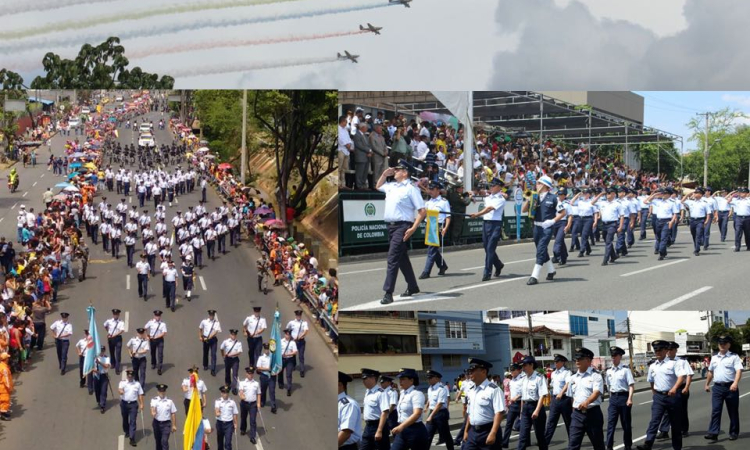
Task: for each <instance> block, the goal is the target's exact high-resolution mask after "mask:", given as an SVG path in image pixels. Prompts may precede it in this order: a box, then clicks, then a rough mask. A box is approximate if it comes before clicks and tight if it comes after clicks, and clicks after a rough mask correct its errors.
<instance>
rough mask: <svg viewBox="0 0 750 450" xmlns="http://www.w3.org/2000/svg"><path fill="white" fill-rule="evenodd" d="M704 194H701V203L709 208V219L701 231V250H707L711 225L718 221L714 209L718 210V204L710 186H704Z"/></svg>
mask: <svg viewBox="0 0 750 450" xmlns="http://www.w3.org/2000/svg"><path fill="white" fill-rule="evenodd" d="M704 191H705V193H704V194H703V201H704V202H706V204H707V205H708V206H709V211H708V216H709V217H710V218H709V220H708V223H707V224H706V227H705V228H704V229H703V250H708V245H709V242H708V241H709V240H710V238H711V223H713V222H715V221H716V220H717V219H718V217H719V216H718V213H717V212H716V208H718V206H719V205H718V203H716V199H714V197H713V195H712V194H713V189H712V188H711V186H706V188H705V189H704Z"/></svg>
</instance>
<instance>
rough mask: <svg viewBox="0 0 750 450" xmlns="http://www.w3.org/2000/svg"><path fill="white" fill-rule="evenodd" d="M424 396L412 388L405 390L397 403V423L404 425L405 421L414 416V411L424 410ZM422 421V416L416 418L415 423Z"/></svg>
mask: <svg viewBox="0 0 750 450" xmlns="http://www.w3.org/2000/svg"><path fill="white" fill-rule="evenodd" d="M424 403H425V398H424V394H423V393H421V392H420V391H418V390H416V389H415V388H414V386H412V387H410V388H409V389H407V390H405V391H404V392H403V394H401V399H400V400H399V401H398V423H404V422H405V421H406V419H408V418H409V417H411V415H412V414H414V410H415V409H421V410H424ZM421 421H422V416H420V417H418V418H417V421H416V422H415V423H419V422H421Z"/></svg>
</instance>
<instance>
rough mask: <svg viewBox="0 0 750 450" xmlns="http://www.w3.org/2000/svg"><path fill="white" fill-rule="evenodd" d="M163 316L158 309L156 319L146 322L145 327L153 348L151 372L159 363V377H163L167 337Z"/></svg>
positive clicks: (155, 312) (155, 313)
mask: <svg viewBox="0 0 750 450" xmlns="http://www.w3.org/2000/svg"><path fill="white" fill-rule="evenodd" d="M162 314H163V313H162V312H161V310H158V309H157V310H156V311H154V318H153V319H151V320H149V321H148V322H146V325H145V326H144V328H145V329H146V332H147V333H148V340H149V345H150V346H151V370H154V369H156V368H157V363H158V367H159V369H158V370H157V373H158V374H159V375H161V369H162V364H163V363H164V336H166V335H167V324H166V323H164V322H162V320H161V315H162ZM157 358H158V359H157Z"/></svg>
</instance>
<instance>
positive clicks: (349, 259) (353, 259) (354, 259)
mask: <svg viewBox="0 0 750 450" xmlns="http://www.w3.org/2000/svg"><path fill="white" fill-rule="evenodd" d="M529 242H534V240H533V239H521V240H518V241H516V240H515V239H509V240H507V241H500V243H499V244H498V247H503V246H506V245H513V244H528V243H529ZM443 248H444V250H445V253H446V254H448V255H449V254H450V253H452V252H453V251H462V250H476V249H479V248H483V244H482V243H481V242H477V243H475V244H466V245H451V246H449V247H443ZM427 251H428V249H426V248H418V249H414V250H409V255H410V256H423V255H426V254H427ZM386 256H388V252H387V251H386V252H378V253H367V254H363V255H351V256H342V257H340V258H339V262H340V263H341V264H347V263H358V262H366V261H374V260H377V259H383V258H385V257H386Z"/></svg>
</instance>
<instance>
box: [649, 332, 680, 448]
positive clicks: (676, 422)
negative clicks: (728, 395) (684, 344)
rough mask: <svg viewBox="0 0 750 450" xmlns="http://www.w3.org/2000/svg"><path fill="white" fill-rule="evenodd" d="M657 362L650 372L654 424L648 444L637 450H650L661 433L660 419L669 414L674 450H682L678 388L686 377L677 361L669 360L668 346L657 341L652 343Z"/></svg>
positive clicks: (651, 427) (650, 424) (652, 422)
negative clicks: (659, 432) (657, 435)
mask: <svg viewBox="0 0 750 450" xmlns="http://www.w3.org/2000/svg"><path fill="white" fill-rule="evenodd" d="M651 348H652V349H653V350H654V354H655V355H656V360H655V361H654V362H653V363H652V364H651V365H650V366H649V368H648V376H647V381H648V382H649V383H651V392H653V399H654V402H653V404H652V405H651V421H650V422H649V424H648V431H647V432H646V440H645V441H644V443H643V445H639V446H638V447H637V448H638V450H651V448H652V447H653V445H654V440H655V439H656V433H657V431H658V429H659V423H660V422H661V418H662V416H663V415H664V413H665V412H666V413H667V414H669V420H670V422H671V424H672V448H673V449H674V450H681V449H682V433H681V432H680V430H681V427H682V424H681V423H680V419H681V415H680V414H679V411H678V409H679V407H680V399H679V397H680V395H681V393H680V391H679V386H680V385H681V384H682V382H683V381H684V380H685V376H687V374H686V373H684V372H682V368H681V366H680V365H678V364H677V363H676V362H675V361H673V360H671V359H669V358H667V350H668V349H669V342H667V341H662V340H658V341H654V342H652V343H651Z"/></svg>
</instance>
